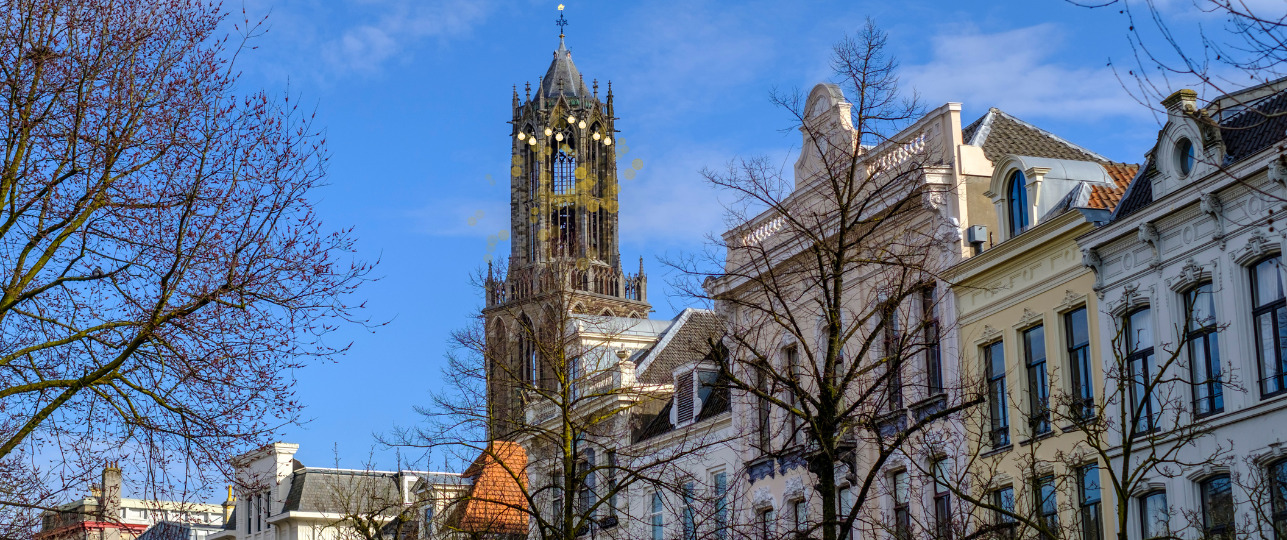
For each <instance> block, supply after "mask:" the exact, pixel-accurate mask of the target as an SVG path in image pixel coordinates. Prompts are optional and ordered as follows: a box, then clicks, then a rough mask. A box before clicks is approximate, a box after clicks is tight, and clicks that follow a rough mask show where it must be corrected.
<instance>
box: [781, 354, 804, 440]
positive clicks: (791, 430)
mask: <svg viewBox="0 0 1287 540" xmlns="http://www.w3.org/2000/svg"><path fill="white" fill-rule="evenodd" d="M782 356H783V361H784V362H786V368H787V374H788V375H789V376H790V377H791V381H792V384H794V385H795V386H796V388H800V387H801V386H802V382H801V369H800V347H799V345H797V344H795V343H792V344H790V345H787V346H786V347H783V348H782ZM785 397H786V402H787V404H788V405H790V406H792V407H795V404H796V403H795V402H796V395H795V389H794V388H787V389H786V396H785ZM785 414H786V417H787V443H788V444H789V445H791V446H797V445H799V444H800V433H799V431H800V419H799V418H797V417H796V415H795V414H794V413H792V412H790V411H786V413H785Z"/></svg>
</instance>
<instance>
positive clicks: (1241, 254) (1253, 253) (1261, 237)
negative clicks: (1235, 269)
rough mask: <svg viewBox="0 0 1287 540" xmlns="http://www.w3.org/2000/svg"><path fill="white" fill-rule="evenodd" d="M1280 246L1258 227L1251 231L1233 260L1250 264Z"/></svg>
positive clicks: (1275, 251) (1275, 250) (1276, 250)
mask: <svg viewBox="0 0 1287 540" xmlns="http://www.w3.org/2000/svg"><path fill="white" fill-rule="evenodd" d="M1280 249H1281V248H1280V247H1279V246H1278V245H1277V243H1276V242H1274V241H1273V240H1270V238H1269V236H1268V235H1266V234H1265V232H1264V231H1262V230H1260V229H1255V230H1254V231H1252V232H1251V236H1250V237H1248V238H1247V243H1246V244H1245V245H1243V246H1242V250H1240V251H1238V252H1237V253H1236V254H1235V256H1234V259H1233V260H1234V262H1237V263H1238V264H1241V265H1246V264H1250V263H1251V262H1253V261H1255V260H1256V259H1259V258H1262V257H1265V256H1267V255H1271V254H1274V253H1277V252H1278V251H1279V250H1280Z"/></svg>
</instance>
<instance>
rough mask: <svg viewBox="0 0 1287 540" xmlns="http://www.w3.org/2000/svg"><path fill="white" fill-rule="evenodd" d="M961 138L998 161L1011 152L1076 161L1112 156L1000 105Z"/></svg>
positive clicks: (1105, 159)
mask: <svg viewBox="0 0 1287 540" xmlns="http://www.w3.org/2000/svg"><path fill="white" fill-rule="evenodd" d="M961 140H963V141H965V144H968V145H971V146H979V147H982V148H983V155H984V156H985V157H987V158H988V160H989V161H992V162H993V163H996V162H998V161H1000V160H1001V158H1003V157H1004V156H1006V155H1008V154H1013V155H1018V156H1032V157H1042V158H1054V159H1070V160H1076V161H1099V162H1108V158H1106V157H1104V156H1101V155H1099V154H1096V153H1095V152H1092V151H1090V150H1087V149H1086V148H1083V147H1081V146H1078V145H1076V144H1073V143H1071V142H1069V141H1067V140H1064V139H1063V138H1060V137H1058V136H1056V135H1055V134H1053V133H1051V132H1049V131H1046V130H1044V129H1041V128H1039V127H1037V126H1034V125H1032V124H1029V123H1027V122H1024V121H1023V120H1020V119H1018V118H1016V117H1014V116H1013V115H1011V114H1009V113H1007V112H1005V111H1002V110H1001V109H998V108H996V107H993V108H991V109H988V113H987V114H985V115H983V116H982V117H980V118H979V119H978V120H975V121H974V122H973V123H971V124H970V125H968V126H966V127H964V128H962V129H961Z"/></svg>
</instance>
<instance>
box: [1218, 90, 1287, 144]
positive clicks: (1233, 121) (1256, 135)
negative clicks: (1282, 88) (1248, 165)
mask: <svg viewBox="0 0 1287 540" xmlns="http://www.w3.org/2000/svg"><path fill="white" fill-rule="evenodd" d="M1284 113H1287V92H1283V93H1279V94H1276V95H1273V96H1270V97H1268V98H1265V99H1264V100H1263V101H1261V102H1260V103H1257V104H1255V105H1254V106H1252V107H1249V108H1248V110H1245V111H1243V112H1241V113H1238V114H1236V115H1233V116H1232V117H1230V118H1229V119H1228V120H1225V121H1223V122H1221V123H1220V137H1221V138H1223V139H1224V148H1225V154H1226V155H1228V156H1229V159H1231V160H1233V161H1237V160H1240V159H1245V158H1248V157H1251V156H1252V155H1254V154H1256V153H1258V152H1260V151H1261V150H1264V149H1265V148H1267V147H1268V146H1270V145H1272V144H1274V143H1276V142H1278V141H1281V140H1283V139H1284V138H1287V114H1284Z"/></svg>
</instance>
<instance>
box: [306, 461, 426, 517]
mask: <svg viewBox="0 0 1287 540" xmlns="http://www.w3.org/2000/svg"><path fill="white" fill-rule="evenodd" d="M401 503H402V494H401V492H399V491H398V474H397V473H391V472H378V471H348V470H339V469H309V468H303V469H299V470H297V471H295V473H294V476H293V477H292V478H291V484H290V492H289V493H288V494H287V495H286V501H285V503H283V505H282V511H283V512H290V511H300V512H346V513H347V512H365V511H368V510H370V509H372V508H377V507H378V506H383V505H389V504H399V505H400V504H401ZM358 506H360V507H358ZM346 507H347V508H346Z"/></svg>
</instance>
